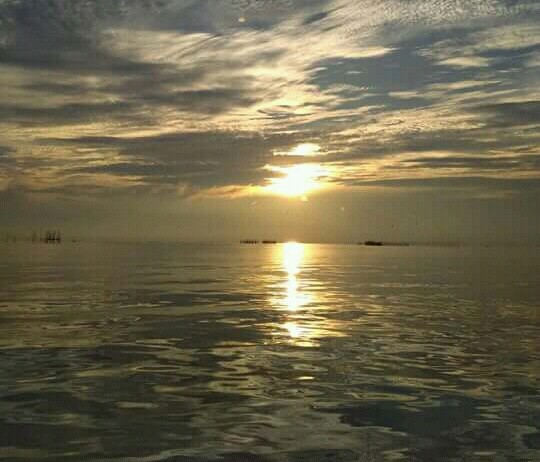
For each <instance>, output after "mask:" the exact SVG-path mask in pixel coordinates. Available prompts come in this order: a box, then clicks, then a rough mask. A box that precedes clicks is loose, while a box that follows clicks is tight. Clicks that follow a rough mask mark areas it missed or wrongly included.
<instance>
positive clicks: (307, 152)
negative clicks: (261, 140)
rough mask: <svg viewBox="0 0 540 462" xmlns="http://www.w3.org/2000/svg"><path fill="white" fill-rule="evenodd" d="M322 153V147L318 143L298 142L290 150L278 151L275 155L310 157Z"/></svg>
mask: <svg viewBox="0 0 540 462" xmlns="http://www.w3.org/2000/svg"><path fill="white" fill-rule="evenodd" d="M320 153H321V147H320V146H319V145H318V144H316V143H301V144H297V145H296V146H295V147H294V148H292V149H291V150H289V151H276V152H274V156H300V157H309V156H316V155H317V154H320Z"/></svg>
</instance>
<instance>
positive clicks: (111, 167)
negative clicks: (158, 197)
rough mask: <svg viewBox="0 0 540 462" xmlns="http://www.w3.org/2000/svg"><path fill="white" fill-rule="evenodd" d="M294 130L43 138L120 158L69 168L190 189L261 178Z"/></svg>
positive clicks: (290, 142)
mask: <svg viewBox="0 0 540 462" xmlns="http://www.w3.org/2000/svg"><path fill="white" fill-rule="evenodd" d="M297 140H298V135H294V134H279V135H272V136H262V135H257V134H244V135H240V134H235V133H230V132H202V133H171V134H165V135H158V136H148V137H134V138H127V137H122V138H118V137H81V138H78V139H50V140H44V142H45V143H46V144H49V145H58V144H62V145H64V146H84V147H93V148H95V149H103V150H105V151H107V152H110V151H111V150H113V151H114V152H116V153H117V154H118V155H119V156H121V158H122V159H123V160H122V161H119V162H115V163H109V164H105V165H103V164H101V165H83V166H77V167H75V168H74V169H73V170H71V172H77V173H86V174H96V173H109V174H114V175H119V176H141V177H143V178H144V179H145V180H146V181H147V182H148V183H149V184H178V183H187V184H191V185H192V186H193V188H195V189H201V188H209V187H214V186H218V187H219V186H227V185H252V184H261V183H262V182H263V181H264V179H265V178H266V177H268V176H270V175H269V172H268V171H265V170H264V169H263V167H264V166H265V165H267V164H268V163H270V162H271V161H272V159H273V151H274V150H278V149H280V150H283V149H285V148H288V147H290V146H292V145H294V143H295V142H297Z"/></svg>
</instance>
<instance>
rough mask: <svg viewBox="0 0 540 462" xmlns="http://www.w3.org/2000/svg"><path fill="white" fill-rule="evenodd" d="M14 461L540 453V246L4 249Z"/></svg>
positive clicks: (5, 447)
mask: <svg viewBox="0 0 540 462" xmlns="http://www.w3.org/2000/svg"><path fill="white" fill-rule="evenodd" d="M0 460H2V461H102V462H110V461H119V462H120V461H121V462H157V461H160V462H274V461H275V462H289V461H290V462H318V461H325V462H349V461H351V462H352V461H355V462H376V461H425V462H436V461H479V462H480V461H523V462H524V461H540V247H519V246H514V247H487V246H486V247H483V246H462V247H457V246H453V247H443V246H441V247H437V246H422V245H411V246H381V247H370V246H364V245H326V244H301V243H295V242H288V243H279V244H266V245H263V244H253V245H241V244H176V243H175V244H171V243H166V244H161V243H140V244H135V243H130V244H123V243H121V244H118V243H99V244H98V243H85V242H63V243H61V244H42V243H30V242H17V243H13V244H12V243H2V244H0Z"/></svg>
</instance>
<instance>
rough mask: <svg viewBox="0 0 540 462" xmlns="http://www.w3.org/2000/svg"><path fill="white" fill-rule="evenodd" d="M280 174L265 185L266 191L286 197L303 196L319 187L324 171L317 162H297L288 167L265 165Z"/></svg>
mask: <svg viewBox="0 0 540 462" xmlns="http://www.w3.org/2000/svg"><path fill="white" fill-rule="evenodd" d="M267 168H268V169H269V170H271V171H273V172H277V173H279V174H281V175H282V176H280V177H278V178H271V179H270V184H269V185H268V186H267V187H266V188H267V189H268V191H270V192H272V193H274V194H279V195H281V196H287V197H304V196H305V195H306V194H308V193H309V192H312V191H314V190H316V189H319V188H320V187H321V186H322V184H321V181H320V180H321V178H322V177H324V176H325V175H326V171H325V169H324V168H322V167H321V166H320V165H318V164H299V165H293V166H290V167H274V166H272V167H267Z"/></svg>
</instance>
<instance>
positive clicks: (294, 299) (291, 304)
mask: <svg viewBox="0 0 540 462" xmlns="http://www.w3.org/2000/svg"><path fill="white" fill-rule="evenodd" d="M304 251H305V246H304V245H303V244H300V243H298V242H287V243H286V244H284V245H283V268H284V269H285V271H286V272H287V281H286V289H287V293H286V296H285V300H284V301H285V307H286V308H287V309H288V310H289V311H297V310H298V309H300V308H301V307H303V306H304V305H306V304H307V303H308V302H309V296H308V295H307V294H305V293H302V292H301V290H300V288H299V285H298V277H297V275H298V273H300V269H301V265H302V260H303V258H304Z"/></svg>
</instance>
